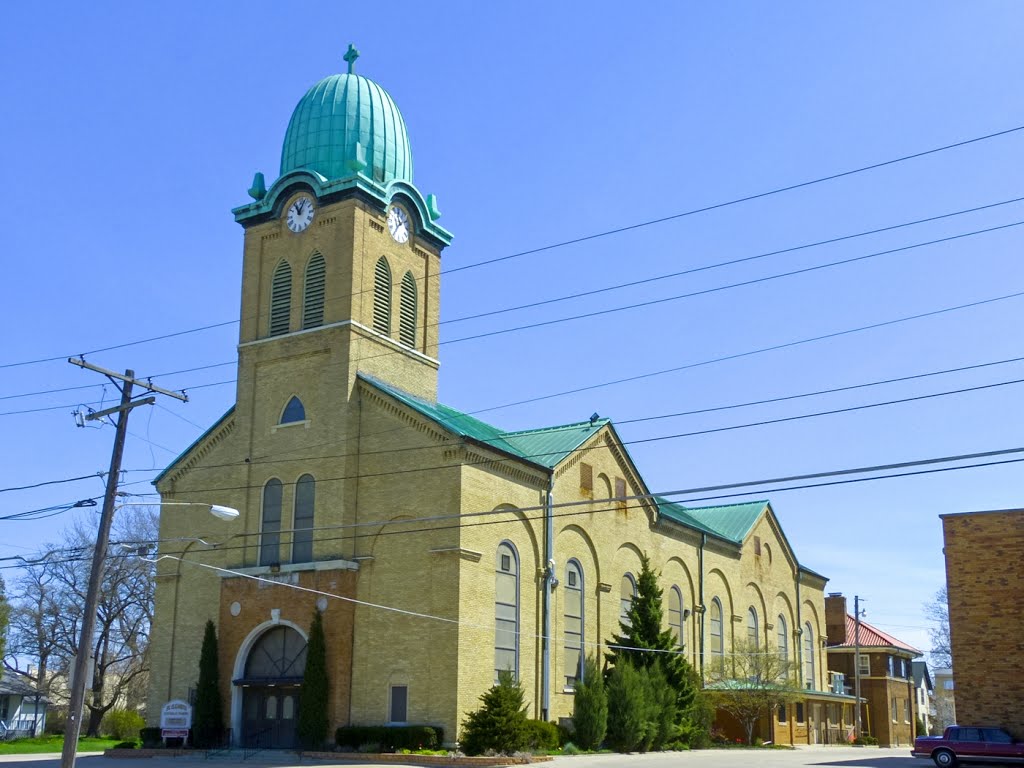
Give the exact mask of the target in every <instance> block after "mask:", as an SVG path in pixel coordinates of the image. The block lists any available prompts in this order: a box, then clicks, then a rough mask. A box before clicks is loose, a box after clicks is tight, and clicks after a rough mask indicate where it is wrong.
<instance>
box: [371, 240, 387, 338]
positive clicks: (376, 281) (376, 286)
mask: <svg viewBox="0 0 1024 768" xmlns="http://www.w3.org/2000/svg"><path fill="white" fill-rule="evenodd" d="M373 330H375V331H378V332H380V333H383V334H384V335H386V336H390V335H391V269H390V268H389V267H388V260H387V259H385V258H384V257H383V256H381V257H380V258H379V259H378V260H377V266H376V267H375V268H374V270H373Z"/></svg>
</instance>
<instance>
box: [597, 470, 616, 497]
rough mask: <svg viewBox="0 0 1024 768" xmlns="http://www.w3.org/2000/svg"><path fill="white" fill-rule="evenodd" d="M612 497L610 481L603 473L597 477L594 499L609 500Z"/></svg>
mask: <svg viewBox="0 0 1024 768" xmlns="http://www.w3.org/2000/svg"><path fill="white" fill-rule="evenodd" d="M611 497H612V481H611V480H609V479H608V475H606V474H605V473H604V472H602V473H601V474H599V475H598V476H597V491H596V493H595V496H594V498H599V499H610V498H611Z"/></svg>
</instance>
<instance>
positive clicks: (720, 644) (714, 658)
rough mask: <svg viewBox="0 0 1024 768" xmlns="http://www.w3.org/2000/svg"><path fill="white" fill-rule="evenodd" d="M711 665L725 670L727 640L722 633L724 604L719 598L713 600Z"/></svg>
mask: <svg viewBox="0 0 1024 768" xmlns="http://www.w3.org/2000/svg"><path fill="white" fill-rule="evenodd" d="M710 633H711V667H712V668H713V669H716V670H718V671H719V672H724V671H725V642H724V637H723V635H722V604H721V603H720V602H718V598H717V597H716V598H714V599H712V601H711V629H710Z"/></svg>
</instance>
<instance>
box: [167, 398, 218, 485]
mask: <svg viewBox="0 0 1024 768" xmlns="http://www.w3.org/2000/svg"><path fill="white" fill-rule="evenodd" d="M234 412H235V406H233V405H232V406H231V407H230V408H228V411H227V413H225V414H224V415H223V416H221V417H220V418H219V419H217V420H216V421H215V422H214V423H213V426H211V427H210V428H209V429H208V430H206V431H205V432H203V434H201V435H200V436H199V437H197V438H196V439H195V440H193V441H192V442H191V443H189V444H188V447H187V448H186V449H185V450H183V451H182V452H181V453H179V454H178V455H177V456H175V457H174V461H172V462H171V463H170V464H168V465H167V466H166V467H165V468H164V471H163V472H161V473H160V474H159V475H157V476H156V477H155V478H154V479H153V485H156V484H157V483H159V482H160V481H161V480H163V479H164V477H166V476H167V473H168V472H170V471H171V470H172V469H174V468H175V467H176V466H178V462H180V461H181V460H182V459H184V458H185V457H186V456H188V453H189V451H191V450H192V449H193V448H195V447H196V446H197V445H199V444H200V443H201V442H203V440H205V439H206V438H207V437H209V436H210V435H212V434H213V433H214V432H215V431H216V430H217V429H218V428H219V427H220V425H221V424H223V423H224V422H225V421H227V420H228V418H229V417H230V416H231V415H232V414H233V413H234Z"/></svg>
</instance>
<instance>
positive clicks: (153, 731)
mask: <svg viewBox="0 0 1024 768" xmlns="http://www.w3.org/2000/svg"><path fill="white" fill-rule="evenodd" d="M139 741H141V742H142V746H143V747H144V748H146V749H153V748H154V747H159V746H160V744H161V743H162V742H161V739H160V729H159V728H140V729H139Z"/></svg>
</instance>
